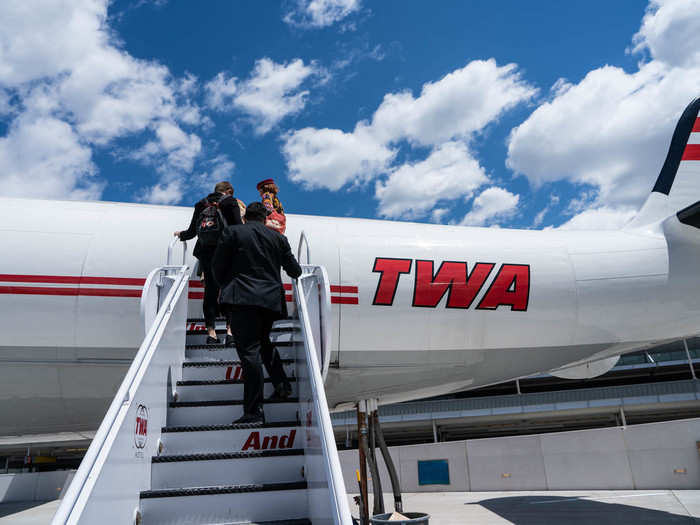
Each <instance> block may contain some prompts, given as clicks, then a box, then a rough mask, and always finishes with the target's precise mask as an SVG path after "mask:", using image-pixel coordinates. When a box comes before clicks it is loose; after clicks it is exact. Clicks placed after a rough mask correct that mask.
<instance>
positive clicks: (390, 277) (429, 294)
mask: <svg viewBox="0 0 700 525" xmlns="http://www.w3.org/2000/svg"><path fill="white" fill-rule="evenodd" d="M415 263H416V264H415V280H414V283H413V301H412V303H411V306H414V307H419V308H435V307H437V305H438V304H439V303H440V301H441V300H442V298H443V297H444V296H445V295H447V300H446V301H445V306H446V307H447V308H461V309H465V310H466V309H468V308H470V307H471V306H472V303H473V302H474V300H475V299H476V297H477V295H478V294H479V292H480V291H481V290H482V288H483V287H484V285H485V284H486V281H487V280H488V278H489V276H490V275H491V273H492V271H493V269H494V268H495V267H496V264H495V263H485V262H478V263H475V264H474V265H473V266H471V267H469V268H468V267H467V263H466V262H464V261H443V262H442V263H440V267H439V268H438V269H437V271H436V270H435V268H434V266H435V264H434V262H433V261H429V260H420V259H419V260H416V261H415ZM412 266H413V259H392V258H386V257H377V258H376V259H375V261H374V267H373V268H372V271H373V272H375V273H379V274H380V275H379V282H378V283H377V290H376V292H375V293H374V300H373V301H372V304H373V305H375V306H392V305H393V304H394V298H395V296H396V290H397V289H398V286H399V279H400V278H401V276H402V275H403V274H407V273H411V268H412ZM529 297H530V265H529V264H502V265H500V267H499V268H498V271H497V272H496V276H495V277H494V278H493V281H491V285H490V286H489V287H488V289H487V290H486V293H485V294H484V296H483V298H482V299H481V301H480V302H479V304H478V305H477V307H476V309H477V310H496V309H497V308H498V307H499V306H509V307H510V309H511V310H512V311H516V312H525V311H527V307H528V301H529Z"/></svg>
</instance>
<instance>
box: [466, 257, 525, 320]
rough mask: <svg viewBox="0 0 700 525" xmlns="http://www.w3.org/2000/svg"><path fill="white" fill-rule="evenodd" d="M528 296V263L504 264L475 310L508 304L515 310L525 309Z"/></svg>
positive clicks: (521, 310) (490, 308)
mask: <svg viewBox="0 0 700 525" xmlns="http://www.w3.org/2000/svg"><path fill="white" fill-rule="evenodd" d="M529 297H530V265H528V264H504V265H503V266H501V268H500V269H499V270H498V274H497V275H496V277H495V278H494V280H493V283H491V286H490V287H489V289H488V291H487V292H486V295H484V298H483V299H482V300H481V302H480V303H479V306H477V310H495V309H496V308H498V307H499V306H510V309H511V310H513V311H517V312H525V311H526V310H527V305H528V300H529Z"/></svg>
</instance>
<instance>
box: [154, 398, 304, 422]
mask: <svg viewBox="0 0 700 525" xmlns="http://www.w3.org/2000/svg"><path fill="white" fill-rule="evenodd" d="M168 406H169V408H168V417H167V422H168V426H183V425H227V424H230V423H231V422H232V421H234V420H236V419H238V418H239V417H241V416H242V415H243V401H240V400H235V399H227V400H219V401H177V402H171V403H169V405H168ZM298 410H299V399H298V398H289V399H288V400H286V401H283V402H277V403H265V419H266V420H267V421H269V422H271V423H273V422H277V421H297V420H298V419H299V418H298V415H297V412H298Z"/></svg>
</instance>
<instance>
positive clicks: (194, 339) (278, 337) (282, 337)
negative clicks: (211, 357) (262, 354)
mask: <svg viewBox="0 0 700 525" xmlns="http://www.w3.org/2000/svg"><path fill="white" fill-rule="evenodd" d="M208 335H209V334H207V332H206V331H204V330H188V331H187V345H188V346H190V345H203V344H206V342H207V337H208ZM216 335H217V338H218V339H219V341H221V343H223V342H224V339H225V338H226V330H225V329H223V330H217V331H216ZM294 337H296V338H297V339H299V337H300V336H299V332H298V331H297V330H296V329H291V328H290V329H279V330H275V329H274V328H273V330H272V332H271V333H270V340H271V341H272V342H273V343H274V342H280V343H282V342H286V341H291V339H292V338H294Z"/></svg>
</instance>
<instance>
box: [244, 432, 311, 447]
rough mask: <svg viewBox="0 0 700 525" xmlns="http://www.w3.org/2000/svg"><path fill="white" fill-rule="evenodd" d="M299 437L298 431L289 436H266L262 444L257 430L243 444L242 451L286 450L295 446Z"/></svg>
mask: <svg viewBox="0 0 700 525" xmlns="http://www.w3.org/2000/svg"><path fill="white" fill-rule="evenodd" d="M296 435H297V431H296V430H292V431H291V432H290V433H289V434H283V435H282V436H265V437H264V438H263V439H262V443H261V442H260V432H258V431H257V430H256V431H255V432H251V433H250V435H249V436H248V439H246V441H245V443H244V444H243V448H242V449H241V450H248V449H253V450H273V449H276V448H278V449H284V448H292V447H293V446H294V438H295V437H296Z"/></svg>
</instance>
